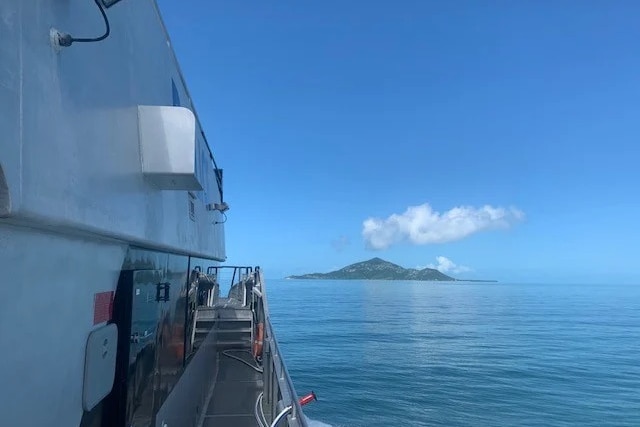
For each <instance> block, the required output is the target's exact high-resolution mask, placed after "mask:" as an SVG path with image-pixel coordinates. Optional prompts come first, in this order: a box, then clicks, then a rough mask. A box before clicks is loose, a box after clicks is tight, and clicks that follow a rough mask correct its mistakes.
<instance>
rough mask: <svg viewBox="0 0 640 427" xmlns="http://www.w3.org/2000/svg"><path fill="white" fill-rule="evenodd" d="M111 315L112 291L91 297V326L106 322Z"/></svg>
mask: <svg viewBox="0 0 640 427" xmlns="http://www.w3.org/2000/svg"><path fill="white" fill-rule="evenodd" d="M112 314H113V291H110V292H100V293H97V294H95V295H94V297H93V324H94V325H97V324H98V323H102V322H108V321H109V320H111V315H112Z"/></svg>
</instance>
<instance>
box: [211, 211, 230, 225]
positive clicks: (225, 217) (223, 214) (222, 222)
mask: <svg viewBox="0 0 640 427" xmlns="http://www.w3.org/2000/svg"><path fill="white" fill-rule="evenodd" d="M221 213H222V216H224V221H215V222H214V223H213V224H214V225H215V224H224V223H225V222H227V214H226V213H224V212H221Z"/></svg>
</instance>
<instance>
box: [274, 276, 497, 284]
mask: <svg viewBox="0 0 640 427" xmlns="http://www.w3.org/2000/svg"><path fill="white" fill-rule="evenodd" d="M284 280H333V281H336V280H339V281H351V280H360V281H367V282H444V283H452V282H473V283H499V281H498V280H493V279H452V280H438V279H434V280H415V279H358V278H350V279H346V278H345V279H338V278H335V279H331V278H326V277H304V276H287V277H285V278H284Z"/></svg>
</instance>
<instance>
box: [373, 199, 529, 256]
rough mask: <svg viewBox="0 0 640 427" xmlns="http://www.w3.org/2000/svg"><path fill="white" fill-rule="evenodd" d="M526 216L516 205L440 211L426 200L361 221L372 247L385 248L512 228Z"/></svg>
mask: <svg viewBox="0 0 640 427" xmlns="http://www.w3.org/2000/svg"><path fill="white" fill-rule="evenodd" d="M523 219H524V213H523V212H522V211H521V210H519V209H516V208H502V207H493V206H489V205H485V206H482V207H480V208H474V207H472V206H460V207H455V208H453V209H450V210H448V211H446V212H443V213H440V212H436V211H434V210H433V209H432V208H431V206H430V205H429V204H428V203H425V204H423V205H420V206H409V207H408V208H407V210H406V211H405V212H404V213H402V214H393V215H391V216H389V217H388V218H386V219H383V218H367V219H366V220H365V221H364V222H363V223H362V236H363V237H364V240H365V242H366V244H367V246H368V247H369V248H371V249H386V248H388V247H389V246H391V245H393V244H396V243H399V242H402V241H408V242H410V243H413V244H415V245H425V244H429V243H446V242H452V241H455V240H460V239H463V238H465V237H467V236H470V235H472V234H474V233H477V232H479V231H485V230H495V229H505V228H509V227H511V226H512V225H514V224H515V223H517V222H519V221H521V220H523Z"/></svg>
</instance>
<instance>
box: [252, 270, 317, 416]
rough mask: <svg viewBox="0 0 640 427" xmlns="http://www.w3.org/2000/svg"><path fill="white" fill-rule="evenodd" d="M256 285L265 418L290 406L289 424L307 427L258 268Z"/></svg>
mask: <svg viewBox="0 0 640 427" xmlns="http://www.w3.org/2000/svg"><path fill="white" fill-rule="evenodd" d="M255 279H256V287H257V288H258V289H259V290H260V292H261V293H262V308H263V310H264V323H265V338H264V340H265V343H264V353H263V354H264V357H263V367H264V374H263V376H264V400H265V403H266V404H267V410H268V412H269V414H268V417H269V419H270V420H273V419H274V418H275V417H276V415H277V413H278V412H280V411H282V410H283V409H284V408H287V407H289V406H291V411H290V413H289V415H288V417H287V424H286V425H288V426H289V427H307V420H306V418H305V417H304V414H303V413H302V407H301V406H300V402H299V401H298V395H297V393H296V390H295V387H294V385H293V381H292V380H291V377H290V376H289V371H288V370H287V367H286V366H285V364H284V361H283V359H282V356H281V351H280V348H279V347H278V342H277V340H276V337H275V333H274V332H273V327H272V325H271V318H270V315H269V307H268V304H267V298H266V290H265V285H264V280H263V277H262V271H260V269H259V267H256V270H255Z"/></svg>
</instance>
